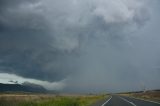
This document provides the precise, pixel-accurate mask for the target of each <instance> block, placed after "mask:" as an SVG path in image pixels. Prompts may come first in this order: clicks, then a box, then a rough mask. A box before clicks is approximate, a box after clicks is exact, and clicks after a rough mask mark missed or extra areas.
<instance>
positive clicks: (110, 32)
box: [0, 0, 159, 91]
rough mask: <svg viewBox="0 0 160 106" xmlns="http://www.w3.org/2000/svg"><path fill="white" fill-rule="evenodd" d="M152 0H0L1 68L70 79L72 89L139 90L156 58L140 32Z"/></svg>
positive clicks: (39, 76)
mask: <svg viewBox="0 0 160 106" xmlns="http://www.w3.org/2000/svg"><path fill="white" fill-rule="evenodd" d="M148 2H149V1H148V0H114V1H113V0H112V1H109V0H81V1H78V0H68V1H66V0H65V1H64V0H13V1H9V0H1V1H0V71H1V72H3V73H13V74H16V75H19V76H22V77H26V78H34V79H40V80H47V81H51V82H54V81H60V80H64V79H67V81H66V82H65V83H66V85H67V88H66V90H71V91H105V90H106V89H108V90H110V91H118V90H117V89H116V88H119V91H120V90H129V89H132V88H133V89H139V88H141V85H143V84H144V83H145V82H144V80H145V79H146V76H148V77H149V75H148V74H149V73H150V71H146V70H147V69H148V70H149V69H152V68H151V67H154V65H155V64H156V62H155V61H157V59H155V58H156V57H157V54H156V55H154V58H148V57H150V56H153V55H151V54H147V53H145V52H146V51H148V50H147V49H148V48H145V49H141V48H144V47H143V46H142V45H141V43H142V44H144V45H145V43H144V41H143V40H142V39H143V37H144V36H142V35H144V34H142V35H141V36H142V38H140V37H139V36H140V34H139V33H137V32H139V28H143V26H145V25H146V22H148V21H150V14H149V11H150V9H151V7H152V5H151V4H150V6H149V5H148ZM149 3H151V2H149ZM153 14H154V13H153ZM149 38H150V37H149ZM136 43H138V44H136ZM156 49H157V48H154V49H153V51H155V50H156ZM143 55H144V57H143ZM145 59H146V61H149V60H151V62H146V61H145ZM154 62H155V63H154ZM151 63H152V64H151ZM146 64H147V66H146ZM156 73H157V72H156V71H155V76H156ZM145 75H146V76H145ZM97 78H98V79H97ZM153 80H154V81H155V80H156V81H157V80H159V79H158V77H157V76H156V77H155V79H154V78H153ZM145 84H146V83H145ZM91 86H92V87H93V88H92V89H91ZM153 86H154V85H149V88H152V87H153ZM102 87H103V89H102ZM154 87H155V86H154Z"/></svg>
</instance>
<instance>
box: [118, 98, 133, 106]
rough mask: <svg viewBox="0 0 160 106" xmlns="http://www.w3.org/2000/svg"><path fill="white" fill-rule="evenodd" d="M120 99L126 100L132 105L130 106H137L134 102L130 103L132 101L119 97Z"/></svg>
mask: <svg viewBox="0 0 160 106" xmlns="http://www.w3.org/2000/svg"><path fill="white" fill-rule="evenodd" d="M119 98H121V99H122V100H124V101H126V102H128V103H130V104H131V105H133V106H136V105H135V104H134V103H133V102H130V101H128V100H127V99H124V98H122V97H119Z"/></svg>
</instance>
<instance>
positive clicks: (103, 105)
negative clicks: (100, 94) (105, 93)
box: [101, 96, 112, 106]
mask: <svg viewBox="0 0 160 106" xmlns="http://www.w3.org/2000/svg"><path fill="white" fill-rule="evenodd" d="M111 99H112V96H111V97H110V98H109V99H108V100H107V101H106V102H104V103H103V104H102V105H101V106H105V104H107V103H108V102H109V101H110V100H111Z"/></svg>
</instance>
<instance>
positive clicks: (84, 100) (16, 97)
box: [0, 94, 106, 106]
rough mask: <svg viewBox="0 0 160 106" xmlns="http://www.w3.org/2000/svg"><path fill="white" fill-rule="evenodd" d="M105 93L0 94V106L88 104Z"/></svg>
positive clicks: (75, 105) (78, 105) (70, 105)
mask: <svg viewBox="0 0 160 106" xmlns="http://www.w3.org/2000/svg"><path fill="white" fill-rule="evenodd" d="M105 97H106V95H105V96H104V95H100V96H96V95H58V96H57V95H45V94H0V106H90V105H92V104H93V103H95V102H97V101H99V100H101V99H104V98H105Z"/></svg>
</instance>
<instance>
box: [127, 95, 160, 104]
mask: <svg viewBox="0 0 160 106" xmlns="http://www.w3.org/2000/svg"><path fill="white" fill-rule="evenodd" d="M126 97H128V96H126ZM128 98H133V99H137V100H142V101H145V102H151V103H155V104H160V103H159V102H155V101H150V100H145V99H141V98H135V97H128Z"/></svg>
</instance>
